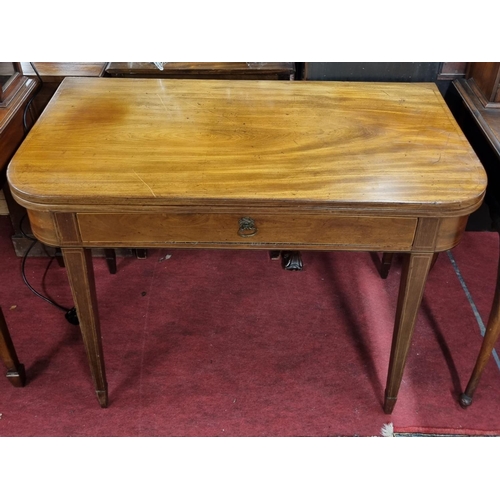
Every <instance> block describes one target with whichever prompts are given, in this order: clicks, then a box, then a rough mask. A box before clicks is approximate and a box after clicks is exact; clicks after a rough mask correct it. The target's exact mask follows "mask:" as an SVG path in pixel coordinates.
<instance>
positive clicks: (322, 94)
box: [8, 79, 486, 413]
mask: <svg viewBox="0 0 500 500" xmlns="http://www.w3.org/2000/svg"><path fill="white" fill-rule="evenodd" d="M8 179H9V182H10V185H11V187H12V191H13V193H14V195H15V196H16V199H17V200H18V201H19V202H20V203H21V204H22V205H23V206H25V207H26V208H28V213H29V216H30V220H31V221H32V224H33V227H34V230H35V231H36V234H37V235H39V236H40V237H41V238H45V239H46V241H47V242H48V243H51V242H54V241H56V242H58V243H59V244H60V245H61V246H62V251H63V255H64V259H65V261H66V267H67V269H68V274H69V278H70V284H71V288H72V292H73V296H74V299H75V303H76V307H77V310H78V316H79V319H80V324H81V328H82V335H83V338H84V342H85V346H86V349H87V355H88V359H89V365H90V368H91V372H92V376H93V378H94V385H95V389H96V393H97V396H98V399H99V402H100V404H101V406H106V405H107V385H106V376H105V370H104V361H103V357H102V345H101V337H100V331H99V321H98V315H97V302H96V297H95V285H94V282H93V273H92V265H91V260H90V256H91V254H90V250H89V249H88V248H86V247H87V246H88V247H91V246H94V245H95V246H113V247H114V246H122V245H125V246H127V245H130V244H131V243H137V244H141V246H142V244H143V243H144V244H146V243H148V244H150V245H152V246H154V245H164V244H169V245H170V244H172V245H173V246H180V247H190V246H193V245H199V246H202V247H207V248H209V247H221V246H227V247H231V246H233V247H237V248H249V249H252V248H257V247H258V248H269V249H272V248H276V247H278V248H279V247H280V246H286V248H287V249H300V248H310V249H312V250H323V249H331V248H341V247H344V249H349V250H358V249H365V250H380V249H384V250H386V251H387V252H389V253H391V252H394V251H405V252H407V255H406V257H405V259H406V260H405V262H406V263H405V266H404V268H403V272H402V276H401V286H400V294H399V299H398V309H397V314H396V322H395V327H394V336H393V345H392V351H391V357H390V362H389V374H388V379H387V390H386V399H385V403H384V409H385V411H386V412H388V413H390V412H391V411H392V409H393V407H394V404H395V402H396V398H397V393H398V390H399V386H400V383H401V379H402V376H403V370H404V365H405V362H406V358H407V353H408V349H409V347H410V342H411V336H412V334H413V329H414V325H415V319H416V315H417V311H418V308H419V305H420V302H421V298H422V294H423V290H424V285H425V281H426V276H427V273H428V270H429V267H430V266H431V264H432V262H433V259H434V253H435V251H436V250H437V249H439V250H445V249H447V248H449V247H451V246H453V245H455V244H456V243H457V242H458V241H459V240H460V237H461V235H462V233H463V231H464V229H465V222H466V220H467V216H468V214H469V213H470V212H472V211H473V210H474V209H475V208H477V207H478V206H479V204H480V203H481V201H482V199H483V196H484V191H485V186H486V176H485V172H484V169H483V167H482V166H481V164H480V163H479V160H478V159H477V157H476V156H475V155H474V153H473V151H472V149H471V147H470V146H469V144H468V143H467V141H466V140H465V137H464V136H463V134H462V132H461V131H460V129H459V128H458V125H457V124H456V122H455V121H454V119H453V118H452V116H451V113H450V112H449V110H448V108H447V107H446V105H445V104H444V101H443V100H442V98H441V96H440V94H439V93H438V92H437V89H436V87H435V85H434V84H378V83H377V84H372V83H344V82H290V81H289V82H283V81H257V82H255V81H254V82H247V81H237V82H220V81H215V80H199V81H194V80H193V81H178V80H115V79H85V80H83V79H67V80H65V81H64V83H63V84H62V85H61V87H60V88H59V90H58V91H57V93H56V95H55V97H54V99H53V100H52V101H51V103H50V104H49V106H48V107H47V109H46V110H45V112H44V114H43V115H42V117H41V118H40V120H39V121H38V122H37V124H36V125H35V127H34V128H33V130H32V131H31V133H30V134H29V136H28V138H27V139H26V141H25V142H24V143H23V144H22V146H21V148H20V149H19V151H18V152H17V154H16V156H15V158H14V160H13V161H12V162H11V164H10V167H9V171H8ZM242 219H243V222H242ZM242 235H243V236H242ZM42 241H44V240H42ZM259 245H260V246H259Z"/></svg>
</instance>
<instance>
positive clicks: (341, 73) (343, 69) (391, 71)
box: [303, 62, 442, 82]
mask: <svg viewBox="0 0 500 500" xmlns="http://www.w3.org/2000/svg"><path fill="white" fill-rule="evenodd" d="M441 65H442V63H439V62H366V63H365V62H353V63H350V62H308V63H304V66H303V78H304V80H346V81H373V82H375V81H381V82H434V81H436V80H437V77H438V74H439V71H440V68H441Z"/></svg>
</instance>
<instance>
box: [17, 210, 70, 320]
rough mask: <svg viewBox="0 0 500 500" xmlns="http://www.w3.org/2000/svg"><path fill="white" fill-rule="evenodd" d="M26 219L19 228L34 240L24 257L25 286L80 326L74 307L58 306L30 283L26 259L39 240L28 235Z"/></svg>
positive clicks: (23, 274)
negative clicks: (25, 229)
mask: <svg viewBox="0 0 500 500" xmlns="http://www.w3.org/2000/svg"><path fill="white" fill-rule="evenodd" d="M25 217H26V215H23V217H22V218H21V221H20V223H19V228H20V230H21V233H22V234H23V236H25V237H26V238H28V239H30V240H32V243H31V245H30V247H29V248H28V250H27V251H26V253H25V254H24V256H23V260H22V262H21V276H22V278H23V281H24V284H25V285H26V286H27V287H28V288H29V289H30V290H31V292H33V293H34V294H35V295H36V296H37V297H39V298H41V299H43V300H45V302H48V303H49V304H51V305H52V306H54V307H57V308H58V309H60V310H61V311H64V312H65V313H66V314H65V317H66V319H67V320H68V321H69V322H70V323H71V324H72V325H78V324H79V322H78V316H77V314H76V309H75V308H74V307H72V308H71V309H68V308H67V307H64V306H62V305H60V304H58V303H57V302H56V301H55V300H52V299H50V298H49V297H46V296H45V295H42V294H41V293H40V292H38V291H37V290H35V289H34V288H33V287H32V286H31V284H30V282H29V281H28V278H27V277H26V259H27V258H28V255H29V253H30V252H31V250H32V249H33V247H34V246H35V245H36V244H37V243H38V240H37V239H36V238H33V237H31V236H29V235H27V234H26V233H25V232H24V230H23V228H22V225H23V221H24V218H25ZM50 257H51V259H50V261H49V263H48V265H47V269H46V270H45V274H46V273H47V271H48V268H49V266H50V265H51V264H52V260H53V259H54V257H53V256H50Z"/></svg>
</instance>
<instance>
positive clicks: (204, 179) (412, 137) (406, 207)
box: [8, 78, 486, 216]
mask: <svg viewBox="0 0 500 500" xmlns="http://www.w3.org/2000/svg"><path fill="white" fill-rule="evenodd" d="M8 179H9V182H10V185H11V188H12V191H13V193H14V195H15V197H16V199H17V200H18V201H19V202H20V203H21V204H24V205H27V206H30V207H31V208H33V207H34V206H38V205H40V209H43V206H47V207H49V206H50V207H52V208H54V207H57V206H61V207H63V206H66V205H72V206H78V205H79V206H81V207H83V208H82V209H83V210H92V206H94V207H98V206H109V205H112V206H114V207H116V208H119V207H120V206H123V207H128V208H130V207H131V206H136V205H137V206H151V207H158V206H164V207H168V206H197V207H203V206H206V207H209V206H210V207H214V206H215V207H217V206H218V207H224V206H231V207H237V206H246V207H248V206H255V207H258V206H265V207H276V208H279V207H288V206H295V207H299V208H300V207H306V208H314V209H320V210H321V209H325V210H335V209H341V210H342V209H352V208H356V209H357V210H364V209H366V210H368V211H378V210H380V211H382V212H383V211H384V210H387V209H389V208H390V209H391V210H392V211H393V210H394V209H395V208H399V209H400V210H401V213H405V214H412V215H417V216H418V215H430V216H432V215H433V214H434V212H436V216H443V215H460V214H467V213H470V212H472V211H473V210H475V209H476V208H477V207H478V206H479V204H480V202H481V200H482V197H483V195H484V190H485V187H486V175H485V172H484V169H483V167H482V165H481V164H480V162H479V160H478V159H477V157H476V155H475V154H474V152H473V150H472V148H471V147H470V145H469V144H468V142H467V140H466V139H465V137H464V135H463V134H462V132H461V130H460V128H459V126H458V125H457V123H456V122H455V120H454V118H453V116H452V115H451V113H450V111H449V109H448V108H447V106H446V104H445V102H444V100H443V98H442V97H441V95H440V93H439V91H438V89H437V87H436V86H435V85H434V84H432V83H362V82H305V81H228V80H224V81H217V80H152V79H144V80H143V79H137V80H136V79H133V80H132V79H123V80H122V79H106V78H99V79H85V78H68V79H66V80H65V81H64V82H63V83H62V84H61V86H60V87H59V89H58V91H57V93H56V94H55V96H54V97H53V99H52V100H51V102H50V103H49V105H48V106H47V108H46V109H45V111H44V112H43V114H42V116H41V117H40V119H39V120H38V122H37V123H36V124H35V126H34V127H33V129H32V130H31V132H30V133H29V135H28V137H27V138H26V140H25V141H24V142H23V144H22V145H21V147H20V148H19V150H18V152H17V153H16V155H15V157H14V158H13V160H12V162H11V164H10V166H9V169H8ZM85 207H86V208H85Z"/></svg>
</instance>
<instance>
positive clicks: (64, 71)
mask: <svg viewBox="0 0 500 500" xmlns="http://www.w3.org/2000/svg"><path fill="white" fill-rule="evenodd" d="M33 64H34V65H35V68H36V70H37V71H38V74H39V75H40V77H41V78H42V81H43V83H61V82H62V81H63V80H64V78H66V77H71V76H75V77H78V76H90V77H99V76H102V75H103V73H104V70H105V69H106V64H107V63H105V62H34V63H33ZM21 66H22V68H23V73H24V74H25V75H30V76H34V75H36V73H35V72H34V70H33V67H32V66H31V64H30V63H29V62H23V63H21Z"/></svg>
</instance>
